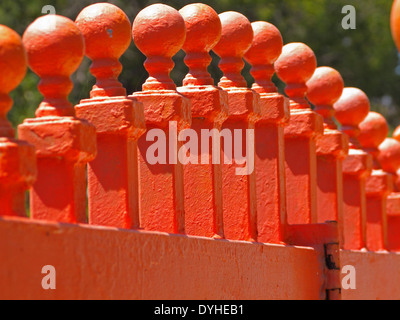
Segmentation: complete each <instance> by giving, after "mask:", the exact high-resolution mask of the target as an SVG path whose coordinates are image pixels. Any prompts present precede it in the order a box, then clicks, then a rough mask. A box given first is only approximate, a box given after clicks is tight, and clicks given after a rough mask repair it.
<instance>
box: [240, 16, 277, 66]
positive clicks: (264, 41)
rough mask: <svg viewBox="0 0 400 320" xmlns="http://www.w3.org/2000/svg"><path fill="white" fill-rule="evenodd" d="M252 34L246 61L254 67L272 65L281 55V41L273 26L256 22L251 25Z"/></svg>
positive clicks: (263, 22)
mask: <svg viewBox="0 0 400 320" xmlns="http://www.w3.org/2000/svg"><path fill="white" fill-rule="evenodd" d="M251 26H252V28H253V32H254V38H253V43H252V45H251V47H250V49H249V50H248V51H247V52H246V54H245V58H246V60H247V61H248V62H249V63H250V64H252V65H253V66H254V65H273V64H274V63H275V61H276V60H277V59H278V58H279V56H280V55H281V53H282V47H283V39H282V35H281V33H280V31H279V30H278V28H277V27H275V26H274V25H273V24H271V23H268V22H265V21H257V22H253V23H252V24H251Z"/></svg>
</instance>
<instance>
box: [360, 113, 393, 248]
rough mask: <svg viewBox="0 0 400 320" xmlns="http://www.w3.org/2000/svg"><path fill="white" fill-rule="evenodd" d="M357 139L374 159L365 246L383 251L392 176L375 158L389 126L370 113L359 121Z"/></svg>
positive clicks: (368, 197) (368, 187)
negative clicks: (359, 130)
mask: <svg viewBox="0 0 400 320" xmlns="http://www.w3.org/2000/svg"><path fill="white" fill-rule="evenodd" d="M360 129H361V132H360V135H359V141H360V143H361V145H362V146H363V148H364V150H365V151H366V152H368V153H369V154H370V155H371V156H372V158H373V169H374V170H373V171H372V174H371V176H370V177H368V178H367V184H366V193H367V248H368V249H369V250H371V251H379V250H385V249H387V247H388V242H387V215H386V200H387V197H388V195H389V194H390V193H391V192H392V190H393V178H392V175H391V174H389V173H387V172H385V171H383V170H382V168H381V165H380V163H379V161H378V155H379V149H378V147H379V145H380V144H381V143H382V142H383V141H384V140H385V138H386V136H387V134H388V132H389V127H388V125H387V123H386V120H385V118H384V117H383V116H382V115H380V114H379V113H376V112H370V113H369V114H368V116H367V117H366V118H365V119H364V120H363V121H362V122H361V123H360Z"/></svg>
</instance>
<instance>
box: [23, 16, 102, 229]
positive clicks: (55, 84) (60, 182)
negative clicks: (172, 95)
mask: <svg viewBox="0 0 400 320" xmlns="http://www.w3.org/2000/svg"><path fill="white" fill-rule="evenodd" d="M54 25H56V28H54ZM23 43H24V46H25V48H26V50H27V54H28V63H29V66H30V68H31V69H32V70H33V71H34V72H35V73H36V74H37V75H38V76H39V77H40V78H41V81H40V83H39V90H40V92H41V93H42V94H43V96H44V100H43V102H42V103H41V104H40V106H39V108H38V109H37V110H36V117H37V118H36V119H26V120H25V121H24V123H23V124H22V125H20V126H19V127H18V134H19V137H20V138H21V139H23V140H26V141H28V142H30V143H31V144H33V145H34V146H35V147H36V150H37V152H36V154H37V157H38V160H37V161H38V178H37V181H36V183H35V184H34V186H33V189H32V192H31V194H30V196H31V214H32V217H33V218H35V219H41V220H49V221H60V222H68V223H76V222H83V221H86V175H85V167H86V163H87V162H89V161H91V160H93V159H94V158H95V156H96V131H95V127H94V126H93V125H91V124H89V123H88V122H86V121H84V120H78V119H77V118H75V117H74V108H73V106H72V104H71V103H70V102H69V101H68V94H69V93H70V91H71V89H72V87H73V84H72V81H71V80H70V76H71V74H72V73H73V72H74V71H75V70H76V69H77V68H78V66H79V64H80V63H81V61H82V59H83V54H84V40H83V36H82V34H81V32H80V31H79V29H78V27H77V26H76V25H75V24H74V22H73V21H71V20H69V19H68V18H65V17H61V16H56V15H51V16H44V17H41V18H38V19H37V20H36V21H35V22H33V23H32V24H31V25H30V26H29V27H28V29H27V30H26V31H25V33H24V36H23ZM44 61H45V63H44Z"/></svg>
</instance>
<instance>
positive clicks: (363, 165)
mask: <svg viewBox="0 0 400 320" xmlns="http://www.w3.org/2000/svg"><path fill="white" fill-rule="evenodd" d="M334 108H335V111H336V119H337V120H338V121H339V123H340V124H341V131H342V132H344V133H346V134H347V135H348V136H349V138H350V142H349V148H350V150H349V155H348V156H347V157H346V158H345V160H344V161H343V200H344V206H343V229H344V230H343V235H344V244H343V248H344V249H347V250H361V249H363V248H365V246H366V216H367V199H366V191H365V188H366V186H365V182H366V179H367V177H368V176H369V175H370V174H371V170H372V157H371V156H370V155H369V154H368V153H366V152H365V151H363V150H361V145H360V142H359V141H358V135H359V133H360V129H359V124H360V123H361V122H362V121H363V120H364V118H365V117H366V116H367V115H368V111H369V100H368V97H367V96H366V94H365V93H364V92H362V91H361V90H360V89H357V88H344V90H343V93H342V96H341V97H340V99H339V100H338V101H337V102H336V103H335V104H334Z"/></svg>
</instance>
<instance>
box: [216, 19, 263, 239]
mask: <svg viewBox="0 0 400 320" xmlns="http://www.w3.org/2000/svg"><path fill="white" fill-rule="evenodd" d="M219 17H220V19H221V23H222V36H221V40H220V41H219V42H218V44H217V45H216V47H215V48H214V52H215V53H216V54H217V55H218V56H219V57H220V58H221V61H220V63H219V67H220V69H221V70H222V72H223V74H224V76H223V77H222V78H221V81H220V82H219V84H218V85H219V86H220V87H221V88H222V89H224V90H225V91H226V92H227V93H228V101H229V117H228V119H227V120H226V121H225V122H224V124H223V126H222V130H223V132H225V133H227V134H228V136H230V137H232V141H229V139H227V138H226V137H224V144H223V154H224V165H223V167H222V192H223V206H224V208H223V218H224V232H225V237H226V238H227V239H230V240H245V241H256V240H257V216H256V210H257V206H256V205H257V204H256V181H255V172H254V170H252V169H254V161H251V159H250V158H249V157H246V160H245V162H246V163H245V165H246V166H247V169H246V168H244V167H243V165H242V164H241V163H240V162H241V161H240V160H242V158H243V157H244V156H243V155H244V154H246V155H248V156H250V157H251V156H254V148H251V147H254V141H253V142H252V141H251V137H250V138H249V135H251V133H254V129H255V122H256V121H257V120H258V117H259V107H260V98H259V95H258V94H257V93H256V92H254V91H253V90H251V89H248V88H247V83H246V81H245V79H244V78H243V76H242V75H241V71H242V69H243V67H244V61H243V56H244V54H245V53H246V51H247V50H248V49H249V48H250V46H251V44H252V41H253V29H252V27H251V24H250V22H249V20H247V18H246V17H245V16H243V15H242V14H240V13H237V12H233V11H230V12H224V13H222V14H220V15H219ZM232 144H233V148H232ZM227 159H230V160H231V161H227ZM249 160H250V161H249ZM253 160H254V159H253ZM229 162H231V164H230V163H229Z"/></svg>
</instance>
